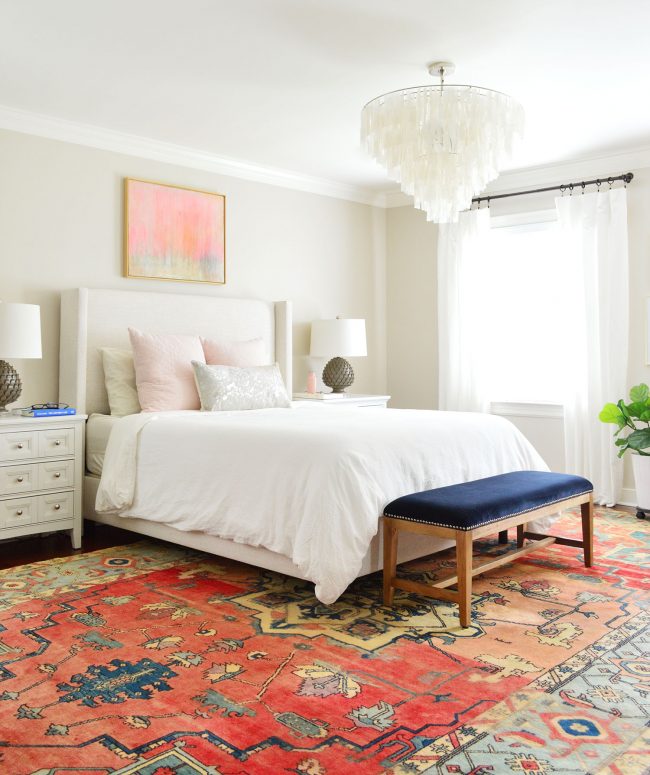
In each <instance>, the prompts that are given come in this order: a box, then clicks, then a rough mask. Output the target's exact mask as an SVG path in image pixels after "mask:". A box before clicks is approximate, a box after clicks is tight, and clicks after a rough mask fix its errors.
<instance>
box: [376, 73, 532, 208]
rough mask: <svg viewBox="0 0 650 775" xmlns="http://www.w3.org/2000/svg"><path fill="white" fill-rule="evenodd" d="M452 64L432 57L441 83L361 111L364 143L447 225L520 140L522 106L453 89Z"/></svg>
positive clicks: (474, 90)
mask: <svg viewBox="0 0 650 775" xmlns="http://www.w3.org/2000/svg"><path fill="white" fill-rule="evenodd" d="M453 70H454V66H453V64H452V63H451V62H434V63H433V64H431V65H429V73H430V74H431V75H436V76H439V77H440V84H439V85H430V86H414V87H411V88H408V89H399V90H398V91H394V92H390V93H388V94H382V95H381V96H379V97H376V98H375V99H374V100H371V101H370V102H369V103H368V104H367V105H365V107H364V108H363V110H362V112H361V141H362V144H363V145H364V147H365V148H366V150H367V152H368V153H369V155H370V156H372V157H373V158H374V159H375V160H376V161H378V162H379V163H380V164H381V165H382V166H383V167H385V168H386V170H387V172H388V176H389V177H390V178H392V179H393V180H396V181H397V182H398V183H399V184H400V187H401V189H402V191H403V192H404V193H405V194H409V195H411V196H412V197H413V203H414V205H415V207H417V208H418V209H420V210H424V211H425V212H426V214H427V220H428V221H435V222H436V223H448V222H450V221H457V220H458V213H459V212H460V211H461V210H467V209H468V208H469V207H471V204H472V197H473V196H476V195H477V194H479V193H480V192H481V191H483V190H484V188H485V187H486V186H487V184H488V183H489V182H490V181H491V180H494V179H495V178H496V177H497V176H498V174H499V171H500V170H501V169H502V168H503V167H504V165H505V164H506V163H507V162H508V161H509V159H510V157H511V154H512V148H513V143H514V139H515V136H519V137H521V136H522V134H523V126H524V111H523V109H522V107H521V105H520V104H519V103H518V102H517V101H516V100H514V99H513V98H512V97H509V96H508V95H507V94H502V93H501V92H498V91H493V90H492V89H484V88H482V87H480V86H459V85H453V86H448V85H447V84H445V81H444V78H445V75H446V74H449V73H451V72H453Z"/></svg>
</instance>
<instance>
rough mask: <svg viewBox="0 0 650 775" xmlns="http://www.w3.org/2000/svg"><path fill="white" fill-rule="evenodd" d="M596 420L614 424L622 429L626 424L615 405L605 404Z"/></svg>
mask: <svg viewBox="0 0 650 775" xmlns="http://www.w3.org/2000/svg"><path fill="white" fill-rule="evenodd" d="M598 419H599V420H600V421H601V422H612V423H615V424H616V425H618V426H620V427H623V426H624V425H625V424H626V423H625V417H624V416H623V414H622V413H621V411H620V410H619V408H618V406H616V404H605V406H604V407H603V409H602V411H601V413H600V414H599V415H598Z"/></svg>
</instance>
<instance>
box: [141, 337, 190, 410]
mask: <svg viewBox="0 0 650 775" xmlns="http://www.w3.org/2000/svg"><path fill="white" fill-rule="evenodd" d="M129 337H130V339H131V347H132V349H133V364H134V366H135V382H136V387H137V389H138V399H139V401H140V406H141V407H142V411H143V412H168V411H171V410H174V409H200V408H201V402H200V400H199V394H198V391H197V389H196V384H195V382H194V371H193V369H192V361H200V362H201V363H205V358H204V356H203V348H202V347H201V340H200V339H199V337H198V336H184V335H181V334H145V333H143V332H142V331H138V330H137V329H135V328H129Z"/></svg>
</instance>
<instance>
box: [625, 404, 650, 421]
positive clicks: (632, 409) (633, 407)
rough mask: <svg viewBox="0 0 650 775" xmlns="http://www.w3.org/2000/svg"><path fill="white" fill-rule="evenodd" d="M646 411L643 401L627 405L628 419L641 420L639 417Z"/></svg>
mask: <svg viewBox="0 0 650 775" xmlns="http://www.w3.org/2000/svg"><path fill="white" fill-rule="evenodd" d="M647 411H648V407H647V405H646V402H645V401H636V402H635V403H633V404H628V405H627V412H628V414H629V415H630V417H636V419H637V420H640V419H641V416H642V415H643V414H644V413H645V412H647Z"/></svg>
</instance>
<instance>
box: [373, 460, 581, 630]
mask: <svg viewBox="0 0 650 775" xmlns="http://www.w3.org/2000/svg"><path fill="white" fill-rule="evenodd" d="M575 506H580V509H581V514H582V541H578V540H576V539H573V538H559V537H555V536H547V535H541V534H539V533H530V532H528V531H527V530H526V522H529V521H530V520H533V519H539V518H541V517H545V516H548V515H550V514H555V513H557V512H558V511H560V510H562V509H570V508H574V507H575ZM515 526H516V528H517V549H513V550H512V551H510V552H506V553H505V554H502V555H501V556H500V557H491V558H489V559H487V560H483V561H479V562H478V563H476V564H474V565H473V564H472V542H473V541H474V539H475V538H482V537H483V536H486V535H490V534H492V533H496V532H499V537H500V540H501V539H502V537H503V534H504V533H505V534H506V538H507V530H508V528H510V527H515ZM400 530H407V531H409V532H413V533H424V534H426V535H434V536H439V537H441V538H453V539H455V541H456V573H453V574H450V575H448V576H445V577H443V578H441V579H438V580H437V581H436V584H435V586H432V585H428V584H423V583H420V582H417V581H409V580H408V579H399V578H397V576H396V562H397V538H398V534H399V531H400ZM525 539H531V543H530V544H527V545H526V546H524V540H525ZM552 543H558V544H565V545H568V546H577V547H580V548H581V549H583V551H584V562H585V565H586V567H587V568H590V567H591V563H592V559H593V485H592V484H591V482H589V481H588V480H587V479H583V478H582V477H581V476H571V475H569V474H555V473H549V472H547V471H514V472H513V473H509V474H500V475H499V476H490V477H488V478H486V479H477V480H476V481H473V482H464V483H463V484H453V485H451V486H450V487H439V488H437V489H435V490H425V491H424V492H416V493H413V494H411V495H404V496H403V497H401V498H397V500H394V501H392V502H391V503H389V504H388V506H386V508H385V510H384V604H385V605H392V604H393V594H394V591H395V589H403V590H405V591H407V592H415V593H416V594H419V595H426V596H428V597H434V598H437V599H441V600H448V601H451V602H453V603H458V607H459V609H460V624H461V626H462V627H468V626H469V623H470V615H471V599H472V577H473V576H477V575H478V574H480V573H485V572H486V571H488V570H492V569H493V568H498V567H499V566H500V565H505V564H506V563H508V562H511V561H512V560H514V559H515V558H517V557H521V556H522V555H524V554H528V553H529V552H534V551H536V550H537V549H541V548H543V547H544V546H548V545H549V544H552ZM454 584H457V585H458V591H457V592H454V591H452V590H449V589H447V587H450V586H453V585H454Z"/></svg>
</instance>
